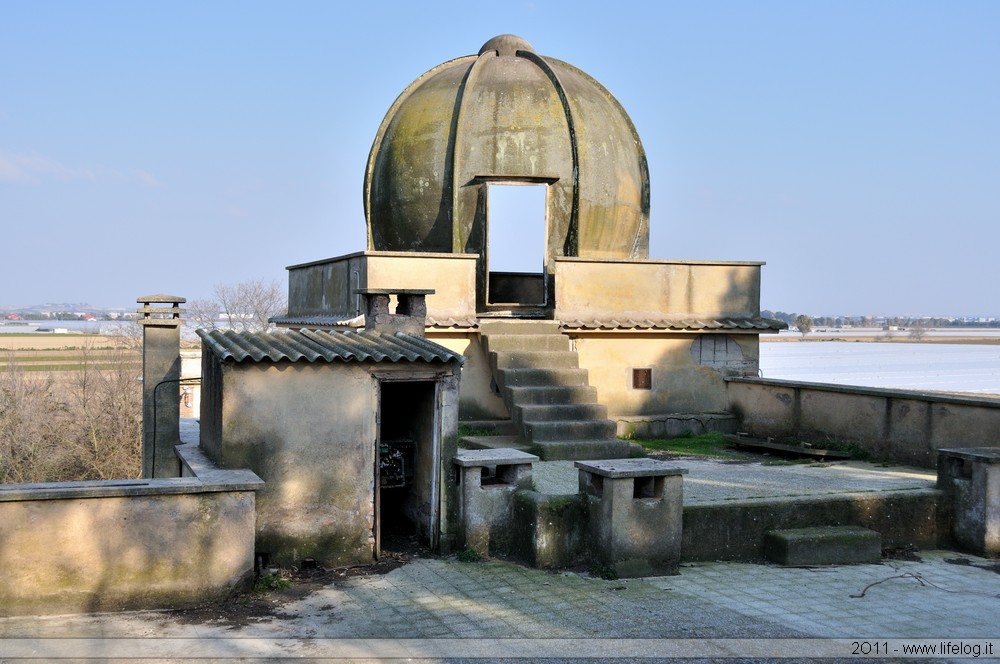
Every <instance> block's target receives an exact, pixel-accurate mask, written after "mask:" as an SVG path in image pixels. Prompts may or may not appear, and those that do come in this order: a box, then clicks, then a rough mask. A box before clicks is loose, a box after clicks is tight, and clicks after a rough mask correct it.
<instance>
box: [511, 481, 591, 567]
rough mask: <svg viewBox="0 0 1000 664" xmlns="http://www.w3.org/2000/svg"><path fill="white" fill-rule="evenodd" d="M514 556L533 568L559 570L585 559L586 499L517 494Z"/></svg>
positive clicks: (579, 495)
mask: <svg viewBox="0 0 1000 664" xmlns="http://www.w3.org/2000/svg"><path fill="white" fill-rule="evenodd" d="M513 522H514V528H513V533H512V535H513V542H514V550H513V551H512V554H513V555H514V557H516V558H518V559H520V560H523V561H524V562H526V563H527V564H529V565H531V566H532V567H541V568H544V569H559V568H562V567H572V566H573V565H576V564H579V563H581V562H582V561H583V560H584V557H585V551H586V524H587V521H586V519H585V518H584V511H583V496H582V495H581V494H579V493H577V494H574V495H571V496H550V495H546V494H542V493H538V492H537V491H518V492H517V493H515V494H514V517H513Z"/></svg>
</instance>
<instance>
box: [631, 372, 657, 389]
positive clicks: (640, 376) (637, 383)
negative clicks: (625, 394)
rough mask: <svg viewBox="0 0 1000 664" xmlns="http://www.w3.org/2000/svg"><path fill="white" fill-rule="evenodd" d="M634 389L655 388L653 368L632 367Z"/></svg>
mask: <svg viewBox="0 0 1000 664" xmlns="http://www.w3.org/2000/svg"><path fill="white" fill-rule="evenodd" d="M632 389H633V390H651V389H653V370H652V369H632Z"/></svg>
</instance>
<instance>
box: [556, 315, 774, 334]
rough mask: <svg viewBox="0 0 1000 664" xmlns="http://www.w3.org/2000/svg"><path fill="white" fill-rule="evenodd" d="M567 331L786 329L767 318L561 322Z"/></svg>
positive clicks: (762, 330)
mask: <svg viewBox="0 0 1000 664" xmlns="http://www.w3.org/2000/svg"><path fill="white" fill-rule="evenodd" d="M561 325H562V327H563V328H565V329H568V330H684V331H701V330H755V331H761V332H766V331H775V332H776V331H778V330H784V329H787V328H788V325H786V324H785V323H782V322H781V321H777V320H771V319H769V318H720V319H710V318H705V319H700V320H694V319H683V320H681V319H678V320H632V319H624V318H623V319H621V320H589V321H583V320H574V321H561Z"/></svg>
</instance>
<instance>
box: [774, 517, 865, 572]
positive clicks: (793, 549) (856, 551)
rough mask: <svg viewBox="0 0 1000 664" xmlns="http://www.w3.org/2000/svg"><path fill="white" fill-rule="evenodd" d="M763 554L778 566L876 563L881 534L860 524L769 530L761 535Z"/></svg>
mask: <svg viewBox="0 0 1000 664" xmlns="http://www.w3.org/2000/svg"><path fill="white" fill-rule="evenodd" d="M764 555H765V556H766V557H767V559H768V560H770V561H772V562H775V563H778V564H780V565H844V564H850V563H875V562H878V561H879V560H880V559H881V557H882V535H881V534H879V533H878V532H876V531H874V530H869V529H868V528H861V527H859V526H816V527H812V528H796V529H792V530H772V531H769V532H768V533H766V534H765V535H764Z"/></svg>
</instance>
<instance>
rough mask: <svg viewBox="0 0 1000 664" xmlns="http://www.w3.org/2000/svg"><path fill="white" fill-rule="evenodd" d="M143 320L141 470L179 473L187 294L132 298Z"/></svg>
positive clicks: (153, 473)
mask: <svg viewBox="0 0 1000 664" xmlns="http://www.w3.org/2000/svg"><path fill="white" fill-rule="evenodd" d="M136 302H137V303H139V304H141V305H142V307H141V308H140V309H137V310H136V313H138V314H139V315H140V317H139V318H138V320H137V321H136V322H138V323H139V324H140V325H142V476H143V477H180V473H181V471H180V461H179V460H178V459H177V455H176V454H175V453H174V447H176V446H177V445H180V443H181V436H180V413H181V397H180V390H181V388H180V382H181V325H182V324H183V323H184V321H183V320H181V315H182V314H183V313H184V309H181V308H180V305H182V304H184V302H186V300H185V299H184V298H183V297H177V296H176V295H162V294H161V295H147V296H145V297H140V298H138V299H137V300H136Z"/></svg>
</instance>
